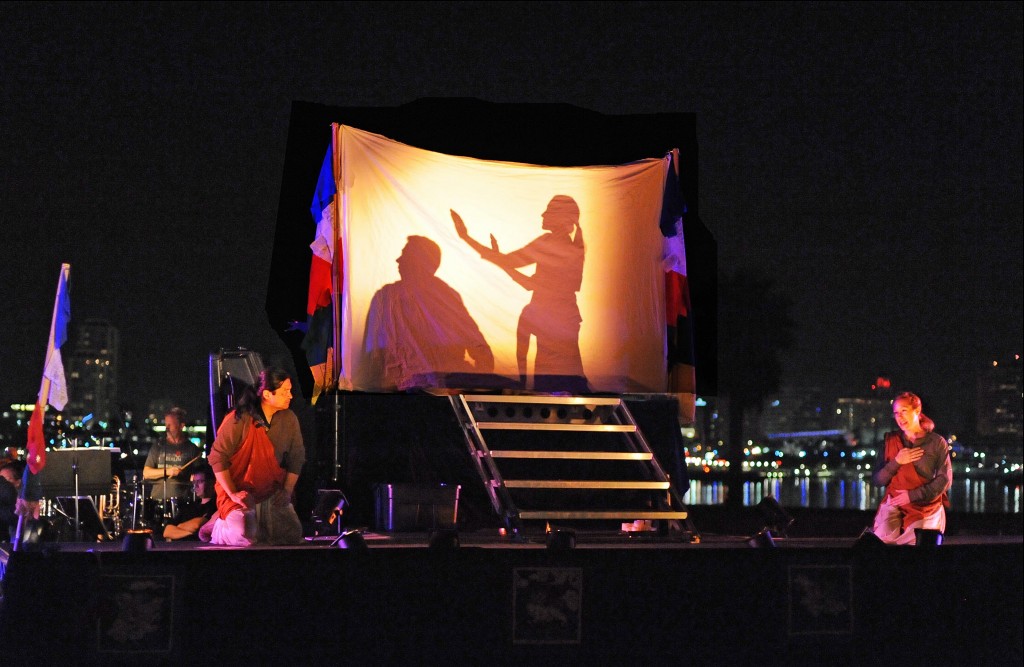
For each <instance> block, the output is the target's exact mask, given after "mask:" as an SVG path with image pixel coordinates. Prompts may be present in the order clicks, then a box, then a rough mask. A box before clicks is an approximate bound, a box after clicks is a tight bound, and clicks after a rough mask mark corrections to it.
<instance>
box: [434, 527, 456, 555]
mask: <svg viewBox="0 0 1024 667" xmlns="http://www.w3.org/2000/svg"><path fill="white" fill-rule="evenodd" d="M427 546H428V548H429V549H430V550H431V551H434V552H445V551H454V550H456V549H458V548H459V546H460V543H459V531H458V530H457V529H455V528H438V529H437V530H435V531H433V532H432V533H431V534H430V541H429V542H428V543H427Z"/></svg>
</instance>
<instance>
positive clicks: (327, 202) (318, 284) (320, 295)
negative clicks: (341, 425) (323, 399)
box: [302, 148, 337, 403]
mask: <svg viewBox="0 0 1024 667" xmlns="http://www.w3.org/2000/svg"><path fill="white" fill-rule="evenodd" d="M333 161H334V156H333V151H332V149H330V148H328V150H327V155H326V156H324V161H323V165H322V166H321V167H320V176H319V178H318V179H317V184H316V191H315V192H314V193H313V203H312V205H311V206H310V212H311V213H312V214H313V220H314V221H315V222H316V234H315V236H314V238H313V242H312V243H311V244H310V245H309V247H310V249H311V250H312V251H313V258H312V261H311V262H310V265H309V296H308V298H307V300H306V335H305V337H304V338H303V339H302V349H303V350H304V351H305V352H306V362H307V363H308V364H309V370H310V371H311V372H312V373H313V396H312V397H311V398H310V402H311V403H316V401H317V399H318V398H319V397H320V394H322V393H324V391H326V390H327V388H328V387H329V386H330V385H331V383H332V382H333V379H334V368H333V360H334V342H333V338H334V336H333V329H334V327H333V317H332V289H331V285H332V283H331V281H332V278H331V266H332V263H333V261H334V229H335V227H334V214H335V208H336V207H335V201H334V199H335V197H336V196H337V186H336V185H335V181H334V167H333Z"/></svg>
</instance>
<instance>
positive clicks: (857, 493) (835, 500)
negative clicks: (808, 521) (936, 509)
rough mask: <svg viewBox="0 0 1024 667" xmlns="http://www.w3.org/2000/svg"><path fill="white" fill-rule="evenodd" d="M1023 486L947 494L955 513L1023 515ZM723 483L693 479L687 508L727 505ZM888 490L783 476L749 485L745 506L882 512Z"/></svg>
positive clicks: (992, 484)
mask: <svg viewBox="0 0 1024 667" xmlns="http://www.w3.org/2000/svg"><path fill="white" fill-rule="evenodd" d="M1021 486H1022V485H1021V484H1020V483H1011V484H1007V483H1004V482H1001V481H999V480H993V479H955V480H954V481H953V486H952V487H951V488H950V490H949V503H950V510H951V511H953V512H976V513H984V512H992V513H1004V514H1020V513H1021V495H1022V494H1021ZM725 489H726V487H725V483H724V482H722V481H719V480H710V479H694V480H692V481H691V482H690V492H689V494H687V495H686V497H685V500H686V502H687V504H689V505H717V504H719V503H723V502H725ZM883 492H884V488H875V487H874V486H873V485H872V484H871V482H870V481H868V480H864V479H859V478H846V479H844V478H838V477H833V478H814V477H811V478H808V477H785V478H771V479H759V480H750V481H747V482H744V484H743V504H744V505H749V506H753V505H757V503H758V502H760V500H761V499H762V498H763V497H765V496H767V495H771V496H774V497H775V498H777V499H778V501H779V503H780V504H781V505H782V506H783V507H809V508H822V509H858V510H872V509H875V508H876V507H878V502H879V500H880V498H881V495H882V493H883Z"/></svg>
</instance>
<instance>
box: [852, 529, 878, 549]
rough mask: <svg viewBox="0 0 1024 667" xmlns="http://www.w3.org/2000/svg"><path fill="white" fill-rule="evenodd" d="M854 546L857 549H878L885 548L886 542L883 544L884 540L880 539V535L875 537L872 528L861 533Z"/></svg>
mask: <svg viewBox="0 0 1024 667" xmlns="http://www.w3.org/2000/svg"><path fill="white" fill-rule="evenodd" d="M853 546H854V548H855V549H865V548H877V547H884V546H885V542H883V541H882V538H880V537H878V535H875V533H874V532H873V531H872V530H871V529H870V528H865V529H864V530H863V531H861V533H860V537H858V538H857V541H856V542H854V543H853Z"/></svg>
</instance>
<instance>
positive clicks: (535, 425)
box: [476, 422, 636, 433]
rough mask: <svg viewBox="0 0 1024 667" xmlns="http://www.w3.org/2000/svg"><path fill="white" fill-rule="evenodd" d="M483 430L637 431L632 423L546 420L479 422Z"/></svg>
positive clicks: (477, 424) (479, 426) (478, 426)
mask: <svg viewBox="0 0 1024 667" xmlns="http://www.w3.org/2000/svg"><path fill="white" fill-rule="evenodd" d="M476 426H477V428H479V429H480V430H482V431H572V432H577V433H584V432H596V433H636V426H634V425H632V424H553V423H546V422H477V423H476Z"/></svg>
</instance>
